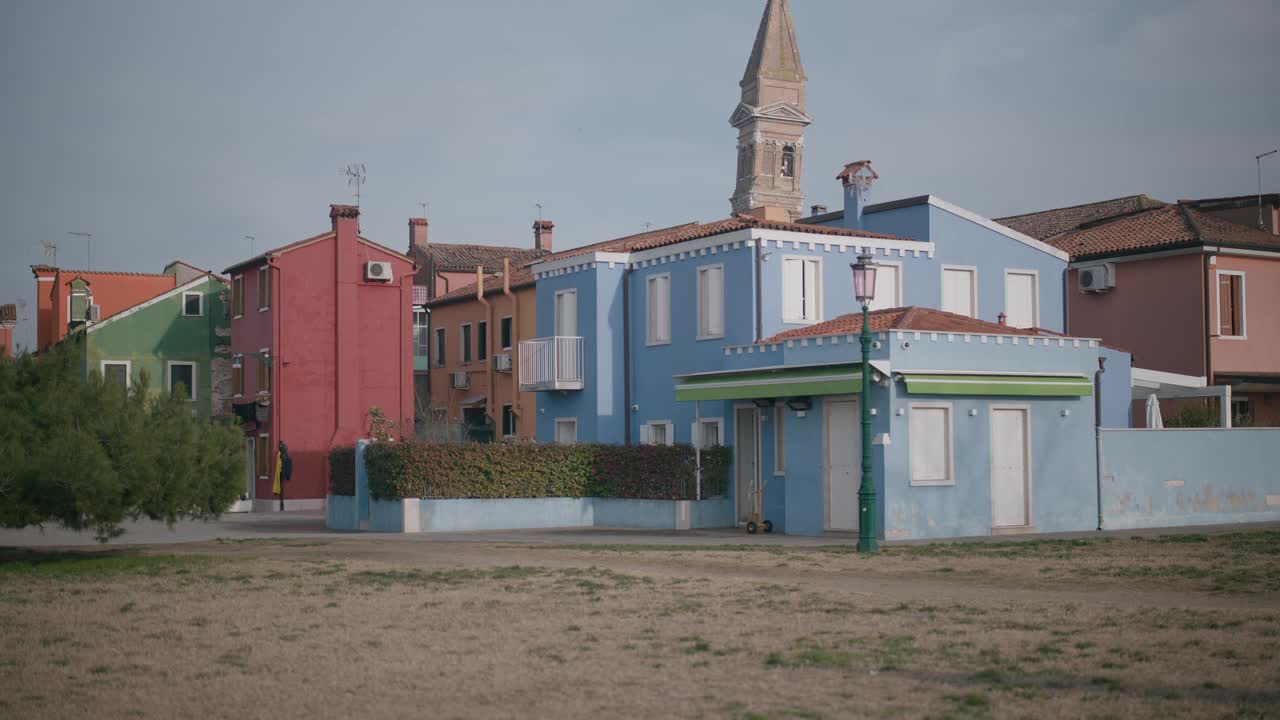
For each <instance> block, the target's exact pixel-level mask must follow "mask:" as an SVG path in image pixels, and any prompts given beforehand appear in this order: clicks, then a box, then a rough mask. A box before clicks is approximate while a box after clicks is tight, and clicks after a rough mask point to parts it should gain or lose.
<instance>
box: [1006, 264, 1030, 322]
mask: <svg viewBox="0 0 1280 720" xmlns="http://www.w3.org/2000/svg"><path fill="white" fill-rule="evenodd" d="M1004 313H1005V316H1006V318H1005V322H1007V323H1009V326H1010V327H1016V328H1029V327H1035V325H1036V276H1035V274H1033V273H1019V272H1011V273H1006V274H1005V276H1004Z"/></svg>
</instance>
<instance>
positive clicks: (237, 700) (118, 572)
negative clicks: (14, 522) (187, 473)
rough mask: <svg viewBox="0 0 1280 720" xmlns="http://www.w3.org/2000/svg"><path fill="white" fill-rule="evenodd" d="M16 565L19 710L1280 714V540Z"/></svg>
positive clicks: (11, 661)
mask: <svg viewBox="0 0 1280 720" xmlns="http://www.w3.org/2000/svg"><path fill="white" fill-rule="evenodd" d="M172 552H173V550H172V548H169V549H160V548H157V549H145V548H144V549H141V550H139V551H131V552H120V551H96V552H62V553H41V552H34V551H7V552H3V554H0V638H2V644H0V687H2V688H4V692H3V694H0V717H15V718H39V717H95V718H98V717H111V718H115V717H147V718H175V717H193V718H194V717H198V718H223V717H225V718H246V717H282V718H291V717H298V718H302V717H307V718H317V717H339V716H346V717H369V718H373V717H422V716H431V717H443V718H451V717H527V716H542V717H617V716H627V717H655V718H657V717H670V716H680V717H707V718H719V717H729V718H743V719H745V718H838V717H890V718H892V717H902V718H913V717H936V718H945V717H950V718H984V717H1037V718H1047V717H1080V718H1106V717H1115V718H1130V717H1161V718H1182V717H1187V718H1191V717H1214V718H1222V717H1236V718H1263V717H1277V716H1280V657H1277V656H1278V655H1280V532H1278V531H1275V530H1267V531H1257V532H1248V533H1235V534H1229V535H1176V536H1163V537H1151V538H1147V539H1138V538H1132V539H1107V540H1074V541H1030V542H1000V543H977V544H937V545H910V546H896V547H891V548H889V549H887V550H886V551H885V552H884V553H882V554H881V555H879V556H876V557H870V558H869V557H864V556H859V555H856V554H853V553H851V552H849V549H848V548H847V547H843V546H833V547H828V548H797V547H780V546H768V545H751V546H740V547H715V546H697V547H692V546H691V547H680V546H645V545H561V546H555V545H534V546H516V545H497V546H495V545H479V544H472V543H457V542H453V543H441V542H425V541H424V542H403V541H400V542H389V541H379V540H369V539H334V540H319V541H309V542H301V541H258V542H219V543H207V544H199V545H188V546H183V547H182V550H181V552H182V554H177V555H175V554H171V553H172Z"/></svg>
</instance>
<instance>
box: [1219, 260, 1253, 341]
mask: <svg viewBox="0 0 1280 720" xmlns="http://www.w3.org/2000/svg"><path fill="white" fill-rule="evenodd" d="M1217 272H1218V337H1220V338H1227V339H1231V340H1243V339H1245V338H1246V337H1248V335H1246V328H1245V316H1244V311H1245V299H1244V273H1242V272H1240V271H1238V270H1219V271H1217Z"/></svg>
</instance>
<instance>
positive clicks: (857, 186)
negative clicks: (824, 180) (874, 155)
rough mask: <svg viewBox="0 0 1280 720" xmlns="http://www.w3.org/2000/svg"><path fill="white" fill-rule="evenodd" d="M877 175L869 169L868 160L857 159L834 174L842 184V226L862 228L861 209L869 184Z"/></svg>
mask: <svg viewBox="0 0 1280 720" xmlns="http://www.w3.org/2000/svg"><path fill="white" fill-rule="evenodd" d="M879 177H880V176H879V175H877V174H876V171H875V170H872V169H871V161H870V160H859V161H858V162H852V163H849V164H848V165H845V166H844V170H841V171H840V174H839V175H836V179H837V180H839V181H840V184H841V185H843V186H844V226H845V227H847V228H851V229H854V230H860V229H862V209H863V208H864V207H865V206H866V204H867V195H868V193H870V191H871V185H872V183H874V182H875V181H876V180H877V179H879Z"/></svg>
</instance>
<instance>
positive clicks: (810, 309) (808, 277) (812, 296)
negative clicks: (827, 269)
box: [804, 260, 821, 322]
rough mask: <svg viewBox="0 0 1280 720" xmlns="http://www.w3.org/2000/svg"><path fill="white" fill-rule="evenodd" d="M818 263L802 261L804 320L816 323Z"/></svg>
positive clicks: (815, 261) (817, 318)
mask: <svg viewBox="0 0 1280 720" xmlns="http://www.w3.org/2000/svg"><path fill="white" fill-rule="evenodd" d="M819 292H820V291H819V287H818V261H817V260H805V261H804V319H805V320H808V321H811V322H816V321H818V320H819V319H821V318H819V317H818V297H819Z"/></svg>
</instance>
